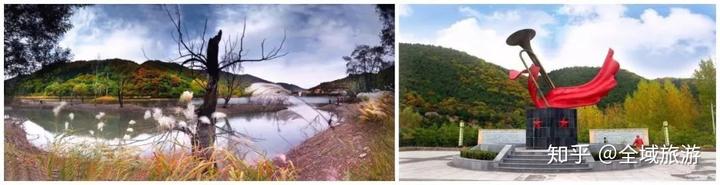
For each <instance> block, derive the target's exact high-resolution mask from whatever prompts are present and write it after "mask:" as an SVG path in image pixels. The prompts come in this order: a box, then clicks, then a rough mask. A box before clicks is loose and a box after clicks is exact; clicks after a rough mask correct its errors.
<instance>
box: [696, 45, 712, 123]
mask: <svg viewBox="0 0 720 185" xmlns="http://www.w3.org/2000/svg"><path fill="white" fill-rule="evenodd" d="M693 79H694V83H695V87H697V91H698V97H697V98H698V103H699V106H700V108H699V109H698V111H699V112H700V118H699V119H698V122H697V128H698V129H701V130H712V129H713V128H712V127H711V125H712V117H711V114H712V112H711V111H710V106H711V105H712V106H713V110H715V111H716V112H717V108H716V107H717V105H714V103H715V63H713V61H712V60H709V59H708V60H701V61H700V64H699V66H698V69H696V70H695V72H694V73H693Z"/></svg>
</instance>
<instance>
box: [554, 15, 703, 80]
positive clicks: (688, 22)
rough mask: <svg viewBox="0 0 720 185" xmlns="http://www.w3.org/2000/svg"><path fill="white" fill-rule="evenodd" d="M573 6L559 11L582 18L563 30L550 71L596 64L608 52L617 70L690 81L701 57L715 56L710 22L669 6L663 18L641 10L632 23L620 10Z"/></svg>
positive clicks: (632, 19) (648, 76)
mask: <svg viewBox="0 0 720 185" xmlns="http://www.w3.org/2000/svg"><path fill="white" fill-rule="evenodd" d="M575 8H576V7H573V6H566V7H563V8H562V9H565V10H566V11H569V12H584V13H582V14H571V18H575V17H574V16H581V17H586V18H582V20H580V21H577V22H573V23H571V24H568V25H567V26H566V27H565V28H563V29H564V34H563V35H561V36H560V37H559V43H558V45H559V46H560V47H559V49H558V50H557V51H556V52H555V53H553V54H552V55H551V56H549V59H550V60H551V61H552V63H553V64H552V66H557V67H554V68H559V67H567V66H577V65H588V66H599V65H601V64H602V59H603V58H604V56H605V54H606V53H605V52H606V50H607V48H613V49H614V50H615V53H616V57H615V58H616V60H618V61H619V62H620V66H621V67H622V68H624V69H628V70H630V71H632V72H636V73H638V74H640V75H641V76H644V77H647V78H657V77H666V76H673V77H690V76H691V74H692V71H693V70H694V69H695V68H696V66H697V63H698V62H699V61H700V59H701V58H707V57H710V56H714V55H715V53H714V51H715V22H714V21H713V20H712V19H710V18H708V17H706V16H703V15H700V14H695V13H692V12H690V11H689V10H687V9H680V8H673V9H671V11H670V13H669V14H668V15H667V16H661V15H659V14H658V13H657V12H656V11H655V10H652V9H647V10H645V11H644V12H643V14H642V15H641V16H640V18H639V19H638V18H632V17H627V16H623V14H622V11H624V10H622V9H624V8H617V7H615V8H613V7H600V8H598V7H593V8H589V10H588V8H587V7H581V8H580V9H581V10H575ZM587 15H596V16H593V17H591V18H587ZM617 15H620V16H617ZM547 66H550V65H547Z"/></svg>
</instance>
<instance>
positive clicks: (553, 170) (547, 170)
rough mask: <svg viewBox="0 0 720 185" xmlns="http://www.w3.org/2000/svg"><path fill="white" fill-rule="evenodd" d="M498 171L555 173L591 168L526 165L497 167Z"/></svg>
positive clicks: (588, 169)
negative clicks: (527, 166) (534, 166)
mask: <svg viewBox="0 0 720 185" xmlns="http://www.w3.org/2000/svg"><path fill="white" fill-rule="evenodd" d="M498 170H500V171H510V172H535V173H556V172H582V171H590V170H592V169H591V168H589V167H585V168H526V167H506V166H503V167H498Z"/></svg>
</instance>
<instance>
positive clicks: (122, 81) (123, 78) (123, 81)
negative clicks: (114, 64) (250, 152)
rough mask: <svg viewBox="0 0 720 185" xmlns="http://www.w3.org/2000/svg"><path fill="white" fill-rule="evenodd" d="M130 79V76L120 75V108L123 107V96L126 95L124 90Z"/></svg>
mask: <svg viewBox="0 0 720 185" xmlns="http://www.w3.org/2000/svg"><path fill="white" fill-rule="evenodd" d="M128 80H129V79H128V77H127V76H125V75H122V76H120V77H118V92H117V96H118V104H120V108H123V96H124V94H123V91H124V90H125V86H126V85H127V82H128Z"/></svg>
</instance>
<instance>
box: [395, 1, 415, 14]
mask: <svg viewBox="0 0 720 185" xmlns="http://www.w3.org/2000/svg"><path fill="white" fill-rule="evenodd" d="M395 10H396V11H395V14H397V16H398V17H405V16H410V15H412V8H411V7H410V5H407V4H396V5H395Z"/></svg>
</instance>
